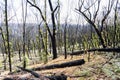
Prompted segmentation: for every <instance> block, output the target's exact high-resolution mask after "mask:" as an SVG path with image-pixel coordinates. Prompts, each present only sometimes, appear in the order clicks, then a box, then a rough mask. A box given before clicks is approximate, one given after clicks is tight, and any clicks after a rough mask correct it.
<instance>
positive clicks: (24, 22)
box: [22, 0, 27, 68]
mask: <svg viewBox="0 0 120 80" xmlns="http://www.w3.org/2000/svg"><path fill="white" fill-rule="evenodd" d="M23 3H24V2H23V0H22V17H23V57H24V58H23V67H24V68H26V59H25V26H26V17H27V2H26V5H25V8H26V9H25V10H24V6H23ZM24 11H25V13H24Z"/></svg>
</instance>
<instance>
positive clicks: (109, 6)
mask: <svg viewBox="0 0 120 80" xmlns="http://www.w3.org/2000/svg"><path fill="white" fill-rule="evenodd" d="M113 4H114V2H112V1H110V0H109V4H108V10H107V13H106V14H105V15H104V17H103V19H102V21H101V25H102V26H101V32H102V30H103V24H104V22H105V20H106V19H107V17H108V15H109V14H110V12H111V9H112V7H113Z"/></svg>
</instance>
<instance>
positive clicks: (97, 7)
mask: <svg viewBox="0 0 120 80" xmlns="http://www.w3.org/2000/svg"><path fill="white" fill-rule="evenodd" d="M100 1H101V0H98V6H97V10H96V12H95V15H94V17H93V21H94V22H95V19H96V17H97V14H98V11H99V8H100Z"/></svg>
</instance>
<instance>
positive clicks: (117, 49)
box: [68, 48, 120, 55]
mask: <svg viewBox="0 0 120 80" xmlns="http://www.w3.org/2000/svg"><path fill="white" fill-rule="evenodd" d="M93 51H99V52H102V51H104V52H120V48H101V49H99V48H96V49H89V50H81V51H76V52H73V53H68V54H70V55H80V54H84V53H85V52H93Z"/></svg>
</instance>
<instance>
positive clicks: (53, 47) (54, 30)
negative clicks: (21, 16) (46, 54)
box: [27, 0, 59, 59]
mask: <svg viewBox="0 0 120 80" xmlns="http://www.w3.org/2000/svg"><path fill="white" fill-rule="evenodd" d="M27 2H28V3H29V4H30V5H31V6H33V7H35V8H36V9H38V11H39V12H40V15H41V18H42V19H43V21H44V23H45V25H46V28H47V30H48V33H49V35H50V38H51V41H52V53H53V59H56V58H57V49H56V24H55V17H54V16H55V15H54V13H55V11H56V10H57V8H58V7H59V5H57V6H56V8H55V9H53V6H52V3H51V0H48V2H49V6H50V10H51V19H52V24H53V29H52V31H53V32H51V31H50V28H49V26H48V23H47V21H46V19H45V17H44V16H43V13H42V11H41V9H40V8H39V7H38V6H36V5H35V4H33V3H31V2H30V1H29V0H27Z"/></svg>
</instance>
